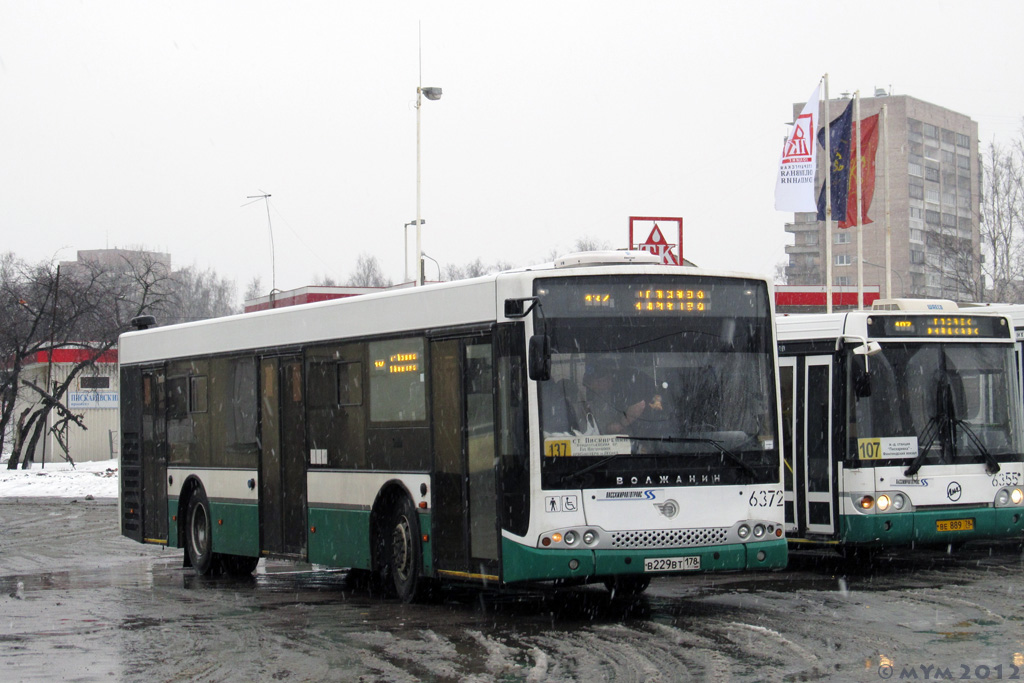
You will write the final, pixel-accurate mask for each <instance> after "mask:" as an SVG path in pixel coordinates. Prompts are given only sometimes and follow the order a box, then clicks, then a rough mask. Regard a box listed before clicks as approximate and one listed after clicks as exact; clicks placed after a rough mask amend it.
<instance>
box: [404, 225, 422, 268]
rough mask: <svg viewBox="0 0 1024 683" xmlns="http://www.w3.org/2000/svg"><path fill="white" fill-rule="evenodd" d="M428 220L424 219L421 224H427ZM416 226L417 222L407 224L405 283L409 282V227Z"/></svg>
mask: <svg viewBox="0 0 1024 683" xmlns="http://www.w3.org/2000/svg"><path fill="white" fill-rule="evenodd" d="M426 222H427V219H426V218H424V219H423V220H421V221H420V223H421V224H423V223H426ZM410 225H416V221H414V220H413V221H409V222H408V223H406V224H405V271H404V272H405V279H404V280H403V282H408V281H409V226H410Z"/></svg>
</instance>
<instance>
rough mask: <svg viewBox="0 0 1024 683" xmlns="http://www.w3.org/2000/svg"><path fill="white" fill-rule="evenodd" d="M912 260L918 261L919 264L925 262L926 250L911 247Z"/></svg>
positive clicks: (912, 261) (913, 261)
mask: <svg viewBox="0 0 1024 683" xmlns="http://www.w3.org/2000/svg"><path fill="white" fill-rule="evenodd" d="M910 262H911V263H917V264H921V263H924V252H923V251H921V250H920V249H911V250H910Z"/></svg>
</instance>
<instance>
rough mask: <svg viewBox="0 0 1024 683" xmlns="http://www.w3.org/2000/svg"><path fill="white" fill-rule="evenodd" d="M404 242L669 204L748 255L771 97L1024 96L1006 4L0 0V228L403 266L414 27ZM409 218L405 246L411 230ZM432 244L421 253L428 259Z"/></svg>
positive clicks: (73, 241)
mask: <svg viewBox="0 0 1024 683" xmlns="http://www.w3.org/2000/svg"><path fill="white" fill-rule="evenodd" d="M420 23H421V25H422V55H423V59H422V70H423V85H425V86H439V87H442V88H443V89H444V96H443V98H442V99H441V100H440V101H437V102H426V101H425V102H424V105H423V110H422V126H423V132H422V154H423V162H422V164H423V171H422V177H423V187H422V193H423V194H422V196H423V198H422V214H423V217H424V219H426V224H425V225H424V230H423V233H424V234H423V245H424V246H423V248H424V251H425V252H426V253H427V254H429V255H430V256H432V257H433V258H435V259H437V260H438V261H440V262H441V264H442V266H443V265H446V264H448V263H456V264H464V263H467V262H469V261H472V260H474V259H476V258H478V257H479V258H481V259H483V260H484V261H485V262H494V261H496V260H498V259H502V260H505V261H508V262H511V263H513V264H516V265H526V264H529V263H535V262H539V261H542V260H544V259H545V258H546V257H547V256H548V255H549V254H550V253H551V252H552V251H553V250H554V251H560V252H565V251H568V250H569V248H570V247H571V246H572V244H573V242H574V241H575V240H576V239H577V238H578V237H581V236H589V237H592V238H594V239H597V240H602V241H605V242H607V243H609V244H610V245H611V246H614V247H621V246H626V242H627V237H628V217H629V216H630V215H634V216H651V215H655V216H682V217H683V219H684V221H685V227H684V230H685V234H684V253H685V255H686V257H687V258H689V259H690V260H691V261H694V262H696V263H697V264H698V265H701V266H708V267H714V268H730V269H739V270H748V271H756V272H767V273H771V272H772V271H773V269H774V266H775V264H776V263H778V262H780V261H783V260H784V259H785V253H784V245H785V244H786V243H787V242H788V241H789V239H790V238H789V236H788V235H787V234H786V233H785V232H784V230H783V224H784V223H785V221H786V219H787V214H783V213H777V212H775V211H774V209H773V191H774V187H775V177H774V174H775V170H776V165H777V161H778V155H779V150H780V145H781V143H782V139H783V135H784V134H785V132H786V129H787V126H786V124H787V122H788V121H790V120H791V118H792V103H793V102H798V101H802V100H804V99H806V97H807V96H808V95H810V93H811V91H812V90H813V88H814V87H815V85H816V83H817V82H818V79H819V78H820V77H821V75H822V74H823V73H825V72H828V73H829V78H830V91H831V94H832V95H833V96H836V95H838V94H839V93H840V92H843V91H852V90H855V89H860V90H861V92H862V94H863V95H865V96H869V95H870V94H871V93H872V92H873V90H874V88H875V87H876V86H878V87H885V88H889V87H890V86H891V87H892V89H893V91H894V92H895V93H896V94H907V95H912V96H914V97H917V98H920V99H923V100H927V101H930V102H934V103H937V104H941V105H943V106H946V107H949V108H951V109H954V110H956V111H959V112H963V113H965V114H968V115H969V116H971V117H972V118H974V119H975V120H976V121H978V123H979V125H980V133H981V141H982V144H983V145H985V144H987V143H988V142H990V141H991V140H993V139H995V140H997V141H1003V142H1005V141H1008V140H1009V139H1010V138H1011V137H1012V136H1014V135H1015V134H1016V133H1017V131H1019V129H1020V121H1021V117H1022V115H1024V88H1022V87H1021V74H1022V73H1024V68H1022V67H1024V50H1022V49H1021V46H1020V40H1019V38H1020V27H1021V26H1022V25H1024V3H1021V2H1018V1H1009V0H1007V1H1006V2H984V1H982V2H937V1H934V0H931V1H928V2H923V1H922V2H892V1H891V0H890V1H887V2H870V1H868V2H865V1H863V0H862V1H859V2H856V3H838V2H829V3H824V2H803V1H801V2H721V1H716V2H700V3H698V2H604V1H600V0H587V1H585V2H553V1H551V0H545V1H543V2H532V1H529V0H527V1H518V2H514V3H499V2H487V3H481V2H475V1H474V2H430V3H412V2H386V3H384V2H369V1H365V0H364V1H362V2H338V1H336V0H335V1H331V2H301V3H296V2H251V1H247V2H180V1H179V2H142V1H135V2H116V1H113V0H83V1H81V2H47V1H42V2H40V1H38V0H24V1H20V0H0V235H2V236H3V243H2V245H0V249H2V250H10V251H14V252H15V253H17V254H18V255H20V256H22V257H24V258H27V259H29V260H32V261H35V260H40V259H45V258H52V257H57V258H60V259H71V258H74V252H75V250H77V249H95V248H103V247H135V246H144V247H146V248H150V249H154V250H159V251H167V252H170V253H171V254H172V255H173V258H174V262H175V265H176V266H184V265H189V264H195V265H198V266H199V267H201V268H208V267H213V268H215V269H216V270H217V271H218V272H219V273H220V274H221V275H222V276H227V277H230V278H232V279H234V280H236V282H237V284H238V290H239V295H241V293H242V291H243V290H244V289H245V285H246V283H247V282H248V281H249V280H250V279H251V278H252V277H253V276H255V275H260V276H262V279H263V283H264V286H265V289H269V287H270V283H271V248H270V237H269V233H268V228H267V214H266V211H265V208H264V205H263V204H262V203H256V204H252V205H249V206H243V204H245V203H246V201H247V200H246V196H247V195H255V194H259V193H260V192H261V190H262V191H265V192H268V193H270V194H272V195H273V196H272V197H271V199H270V202H271V204H270V207H271V218H272V224H273V237H274V244H275V245H276V250H275V252H276V285H277V287H278V288H279V289H289V288H293V287H299V286H303V285H305V284H309V283H311V281H312V279H313V277H314V276H315V275H317V274H329V275H331V276H333V277H335V278H336V279H339V280H344V279H346V278H347V277H348V275H349V274H350V273H351V272H352V270H353V269H354V265H355V262H356V259H357V257H358V255H359V254H360V253H364V252H365V253H370V254H374V255H376V256H378V257H379V258H380V261H381V263H382V265H383V267H384V270H385V272H386V274H387V275H388V276H390V277H392V278H394V280H395V281H396V282H397V281H400V280H401V279H402V277H403V260H402V259H403V247H402V233H403V224H404V223H406V222H407V221H411V220H413V219H414V218H415V216H416V110H415V107H414V102H415V90H416V85H417V80H418V62H417V26H418V24H420ZM412 233H413V231H412V230H411V229H410V235H409V238H410V250H411V251H412V250H414V249H415V243H414V240H413V234H412ZM432 271H433V265H432V264H430V263H429V262H428V266H427V274H428V278H430V277H431V276H432V274H433V273H432Z"/></svg>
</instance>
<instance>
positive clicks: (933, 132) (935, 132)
mask: <svg viewBox="0 0 1024 683" xmlns="http://www.w3.org/2000/svg"><path fill="white" fill-rule="evenodd" d="M921 132H922V133H924V136H925V137H926V138H931V139H932V140H938V139H939V129H938V128H936V127H935V126H933V125H932V124H930V123H925V124H923V125H922V126H921Z"/></svg>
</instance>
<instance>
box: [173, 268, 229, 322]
mask: <svg viewBox="0 0 1024 683" xmlns="http://www.w3.org/2000/svg"><path fill="white" fill-rule="evenodd" d="M168 285H169V292H168V294H169V296H168V299H167V302H166V305H165V306H163V310H161V311H160V313H161V316H160V324H161V325H164V324H167V325H169V324H172V323H183V322H191V321H193V320H206V319H208V318H218V317H220V316H224V315H231V314H233V313H238V305H237V303H236V301H235V298H236V293H235V283H234V282H233V281H231V280H228V279H227V278H222V277H220V276H219V275H217V273H216V272H215V271H214V270H213V269H212V268H208V269H206V270H199V268H198V267H196V266H194V265H192V266H188V267H187V268H182V269H181V270H176V271H174V273H172V274H171V277H170V280H169V281H168Z"/></svg>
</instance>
